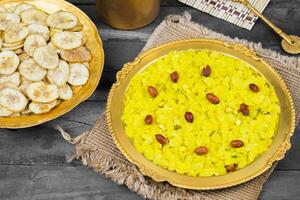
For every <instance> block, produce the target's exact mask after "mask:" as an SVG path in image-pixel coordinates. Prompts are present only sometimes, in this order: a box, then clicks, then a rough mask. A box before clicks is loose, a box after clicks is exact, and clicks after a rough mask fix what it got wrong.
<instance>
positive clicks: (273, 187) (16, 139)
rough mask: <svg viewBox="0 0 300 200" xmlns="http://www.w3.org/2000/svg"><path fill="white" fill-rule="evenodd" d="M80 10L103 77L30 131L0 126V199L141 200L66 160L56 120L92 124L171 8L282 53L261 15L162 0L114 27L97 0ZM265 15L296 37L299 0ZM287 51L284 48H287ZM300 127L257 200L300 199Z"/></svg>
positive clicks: (280, 3)
mask: <svg viewBox="0 0 300 200" xmlns="http://www.w3.org/2000/svg"><path fill="white" fill-rule="evenodd" d="M70 2H72V3H73V4H75V5H76V6H78V7H79V8H80V9H82V10H83V11H84V12H86V13H87V14H88V15H89V16H90V17H91V19H92V20H93V21H94V23H95V24H96V25H97V27H98V29H99V32H100V35H101V37H102V39H103V43H104V49H105V54H106V60H105V69H104V73H103V77H102V79H101V82H100V84H99V86H98V89H97V90H96V91H95V93H94V94H93V95H92V96H91V97H90V98H89V100H87V101H85V102H83V103H81V104H80V105H79V106H78V107H76V108H75V109H74V110H72V111H71V112H70V113H68V114H66V115H64V116H62V117H60V118H59V119H56V120H53V121H51V122H49V123H45V124H42V125H40V126H36V127H33V128H28V129H20V130H9V129H1V130H0V199H1V200H6V199H7V200H23V199H24V200H27V199H28V200H33V199H43V200H44V199H45V200H46V199H47V200H48V199H55V200H56V199H57V200H61V199H62V200H69V199H75V200H94V199H95V200H96V199H97V200H98V199H101V200H102V199H103V200H104V199H109V200H110V199H112V200H113V199H116V200H117V199H118V200H119V199H120V200H121V199H122V200H123V199H124V200H135V199H141V197H139V196H138V195H136V194H134V193H132V192H131V191H130V190H128V189H127V188H126V187H124V186H119V185H117V184H115V183H113V182H111V181H110V180H107V179H105V178H104V177H102V176H99V175H98V174H96V173H95V172H93V171H92V170H91V169H88V168H87V167H85V166H82V165H81V163H80V162H78V161H75V162H73V163H71V164H68V163H66V162H65V156H66V155H68V154H70V153H72V151H73V146H72V145H69V144H67V143H66V142H65V141H64V140H63V139H62V137H61V136H60V135H59V134H58V132H57V131H55V130H54V129H53V126H54V125H61V126H63V127H64V128H65V129H66V131H67V132H69V133H71V134H72V135H73V136H76V135H79V134H80V133H81V132H83V131H85V130H87V129H89V128H91V127H92V124H93V123H94V121H95V120H96V118H97V117H98V116H99V115H100V114H101V113H102V112H103V111H104V109H105V101H106V97H107V93H108V91H109V88H110V86H111V84H112V83H113V82H114V81H115V74H116V72H117V71H118V70H119V69H120V68H121V67H122V65H123V64H124V63H125V62H128V61H131V60H132V59H134V57H135V56H136V55H137V54H138V52H139V51H140V50H141V49H142V47H143V46H144V44H145V42H146V41H147V39H148V37H149V36H150V35H151V33H152V32H153V30H154V29H155V27H156V26H157V25H158V24H159V23H160V22H161V21H162V20H163V18H164V17H165V16H167V15H169V14H180V13H182V12H184V11H188V12H190V13H191V14H192V16H193V20H194V21H196V22H198V23H201V24H203V25H205V26H207V27H208V28H210V29H212V30H215V31H218V32H221V33H223V34H225V35H229V36H231V37H238V38H241V39H246V40H249V41H254V42H261V43H262V45H263V46H264V47H265V48H270V49H273V50H276V51H278V52H280V53H282V54H285V53H284V52H283V51H282V50H281V47H280V38H279V37H278V36H277V35H276V34H274V33H273V32H272V31H271V30H270V29H269V28H268V27H267V26H265V25H264V24H263V22H262V21H261V20H259V21H258V22H257V24H256V25H255V26H254V28H253V29H252V31H247V30H244V29H241V28H239V27H237V26H235V25H232V24H230V23H227V22H224V21H222V20H219V19H216V18H213V17H211V16H209V15H207V14H204V13H201V12H199V11H197V10H195V9H193V8H190V7H187V6H185V5H184V4H181V3H179V2H177V1H176V0H162V3H161V5H162V6H161V11H160V14H159V16H158V18H157V19H156V20H155V21H154V22H153V23H152V24H151V25H149V26H147V27H145V28H143V29H139V30H135V31H119V30H113V29H111V28H109V27H108V26H106V25H105V24H103V23H102V22H101V21H100V19H99V18H98V17H97V15H96V10H95V3H94V2H95V0H70ZM264 14H265V15H266V16H267V17H269V18H270V19H271V20H272V21H273V22H274V23H275V24H277V25H278V26H280V27H281V28H282V29H283V30H285V31H286V32H288V33H293V34H296V35H300V26H299V25H300V0H289V1H286V0H272V1H271V3H270V4H269V6H268V7H267V8H266V10H265V12H264ZM285 55H286V54H285ZM299 134H300V127H298V128H297V130H296V132H295V134H294V136H293V138H292V149H291V150H290V151H289V152H288V153H287V156H286V157H285V159H284V160H282V161H280V163H279V165H278V167H277V168H276V170H275V172H274V173H273V174H272V176H271V178H270V180H269V181H268V182H267V183H266V185H265V187H264V189H263V192H262V194H261V196H260V199H262V200H281V199H300V190H299V185H300V135H299Z"/></svg>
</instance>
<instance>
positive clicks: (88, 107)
mask: <svg viewBox="0 0 300 200" xmlns="http://www.w3.org/2000/svg"><path fill="white" fill-rule="evenodd" d="M104 109H105V103H99V102H84V103H82V104H80V105H79V106H77V107H76V108H75V109H73V110H72V111H71V112H69V113H67V114H66V115H64V116H62V117H60V118H58V119H56V120H53V121H51V122H48V123H44V124H42V125H39V126H36V127H33V128H27V129H19V130H9V129H1V130H0V133H1V134H0V165H3V164H9V165H68V164H67V163H66V162H65V156H66V154H69V153H72V152H73V150H74V147H73V146H72V145H69V144H68V143H67V142H66V141H64V140H63V138H62V136H61V135H60V134H59V133H58V131H56V130H54V128H53V127H54V126H56V125H60V126H62V127H64V129H65V130H66V131H67V132H70V133H71V134H72V135H73V136H76V135H79V134H80V133H82V132H84V131H86V130H88V129H90V128H91V125H92V124H93V123H94V122H95V120H96V119H97V118H98V116H99V115H100V114H101V113H102V112H103V111H104ZM0 173H1V172H0Z"/></svg>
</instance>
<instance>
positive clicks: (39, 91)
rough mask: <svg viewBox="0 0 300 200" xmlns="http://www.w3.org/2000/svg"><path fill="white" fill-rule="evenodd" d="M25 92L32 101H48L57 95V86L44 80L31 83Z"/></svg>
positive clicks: (54, 98)
mask: <svg viewBox="0 0 300 200" xmlns="http://www.w3.org/2000/svg"><path fill="white" fill-rule="evenodd" d="M26 94H27V96H28V97H29V98H30V99H31V100H32V101H35V102H38V103H50V102H52V101H54V100H56V99H57V98H58V97H59V94H58V88H57V86H56V85H49V84H45V83H44V82H35V83H31V84H30V85H29V86H28V88H27V89H26Z"/></svg>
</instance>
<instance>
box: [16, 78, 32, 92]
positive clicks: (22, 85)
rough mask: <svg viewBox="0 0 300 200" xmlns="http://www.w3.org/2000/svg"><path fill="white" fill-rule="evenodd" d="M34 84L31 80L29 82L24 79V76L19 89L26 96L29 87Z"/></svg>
mask: <svg viewBox="0 0 300 200" xmlns="http://www.w3.org/2000/svg"><path fill="white" fill-rule="evenodd" d="M31 83H33V82H32V81H30V80H27V79H26V78H24V77H23V76H22V77H21V85H20V86H19V89H20V90H21V91H22V92H23V93H25V94H26V90H27V88H28V86H29V85H30V84H31Z"/></svg>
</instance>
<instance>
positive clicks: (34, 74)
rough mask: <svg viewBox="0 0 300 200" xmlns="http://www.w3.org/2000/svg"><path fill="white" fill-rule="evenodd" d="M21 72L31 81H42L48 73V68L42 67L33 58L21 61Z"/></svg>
mask: <svg viewBox="0 0 300 200" xmlns="http://www.w3.org/2000/svg"><path fill="white" fill-rule="evenodd" d="M19 72H20V74H21V75H22V76H24V78H26V79H27V80H30V81H41V80H43V78H45V76H46V74H47V70H46V69H44V68H42V67H40V66H39V65H38V64H37V63H36V62H35V61H34V60H33V59H32V58H29V59H26V60H24V61H23V62H21V64H20V66H19Z"/></svg>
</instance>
